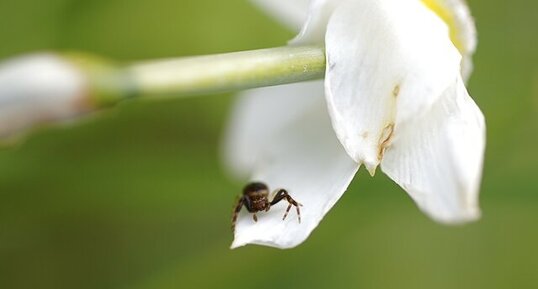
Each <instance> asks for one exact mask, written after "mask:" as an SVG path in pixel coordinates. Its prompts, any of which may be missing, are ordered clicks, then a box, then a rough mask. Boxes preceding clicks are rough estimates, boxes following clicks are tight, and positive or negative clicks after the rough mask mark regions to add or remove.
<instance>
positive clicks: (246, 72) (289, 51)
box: [71, 46, 325, 106]
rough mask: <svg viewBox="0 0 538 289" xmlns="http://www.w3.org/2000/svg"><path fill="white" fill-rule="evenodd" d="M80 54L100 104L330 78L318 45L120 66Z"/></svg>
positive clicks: (95, 97)
mask: <svg viewBox="0 0 538 289" xmlns="http://www.w3.org/2000/svg"><path fill="white" fill-rule="evenodd" d="M71 56H73V55H71ZM74 56H75V57H71V59H72V60H75V63H77V64H79V65H80V64H82V65H80V66H81V67H83V68H84V70H85V71H86V72H88V75H89V78H90V87H91V90H92V93H91V94H92V96H93V100H94V102H95V103H96V104H97V106H103V105H110V104H114V103H117V102H118V101H120V100H123V99H126V98H131V97H133V96H136V97H142V98H146V97H153V96H174V97H176V96H190V95H200V94H211V93H220V92H229V91H237V90H243V89H249V88H256V87H265V86H273V85H279V84H287V83H294V82H301V81H308V80H315V79H321V78H323V77H324V75H325V52H324V50H323V48H322V47H317V46H303V47H294V46H289V47H278V48H270V49H261V50H252V51H243V52H234V53H225V54H216V55H208V56H195V57H183V58H177V59H165V60H156V61H145V62H140V63H134V64H130V65H127V66H123V67H120V68H118V67H115V66H110V65H109V64H107V63H106V62H104V61H102V60H100V59H96V58H91V57H90V58H89V57H87V56H86V57H84V56H80V55H74ZM81 60H82V61H81Z"/></svg>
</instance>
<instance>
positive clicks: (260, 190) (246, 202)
mask: <svg viewBox="0 0 538 289" xmlns="http://www.w3.org/2000/svg"><path fill="white" fill-rule="evenodd" d="M275 193H276V194H275V196H274V197H273V200H272V201H271V202H269V198H268V196H269V188H268V187H267V185H266V184H264V183H261V182H252V183H249V184H247V185H246V186H245V187H244V188H243V195H242V196H241V197H240V198H239V200H238V201H237V203H236V205H235V208H234V210H233V215H232V232H233V231H234V230H235V222H236V221H237V215H238V214H239V212H240V211H241V208H243V206H245V207H246V208H247V210H248V211H249V212H250V213H253V215H252V218H253V219H254V222H257V221H258V217H257V216H256V213H257V212H260V211H266V212H267V211H269V209H270V208H271V206H273V205H275V204H276V203H278V202H280V201H282V200H283V199H286V201H288V204H289V205H288V208H287V209H286V213H284V217H282V220H285V219H286V217H287V216H288V212H289V211H290V209H291V206H295V208H297V218H298V220H299V223H301V212H300V210H299V206H302V205H301V204H300V203H297V202H296V201H295V200H294V199H292V197H291V196H290V195H289V194H288V191H286V190H284V189H277V190H275Z"/></svg>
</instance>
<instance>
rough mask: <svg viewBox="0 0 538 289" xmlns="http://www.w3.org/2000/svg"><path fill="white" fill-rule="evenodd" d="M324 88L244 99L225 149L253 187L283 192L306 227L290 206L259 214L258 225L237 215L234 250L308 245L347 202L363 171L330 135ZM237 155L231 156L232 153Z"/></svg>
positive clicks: (257, 93) (288, 88)
mask: <svg viewBox="0 0 538 289" xmlns="http://www.w3.org/2000/svg"><path fill="white" fill-rule="evenodd" d="M322 87H323V85H322V83H320V82H313V83H301V84H293V85H285V86H279V87H270V88H264V89H259V90H254V91H251V92H248V93H246V94H245V95H244V96H243V98H242V99H241V100H240V105H239V109H238V111H237V112H236V114H235V116H236V118H235V120H234V121H232V127H231V128H232V129H231V134H230V136H231V138H233V139H230V140H229V141H228V144H229V145H228V147H229V149H228V153H230V156H229V159H230V160H234V159H235V160H240V162H239V163H236V164H235V165H234V168H235V169H238V168H239V172H241V173H244V172H245V171H246V170H248V168H251V172H253V174H252V175H251V179H252V180H257V181H262V182H264V183H266V184H267V185H268V186H269V187H270V189H272V190H274V189H277V188H285V189H286V190H288V192H289V194H290V195H291V196H292V197H293V198H294V199H295V200H296V201H297V202H299V203H301V204H303V206H302V207H301V208H300V209H301V223H299V222H298V220H297V216H296V212H295V209H294V208H292V210H291V211H290V214H289V215H288V217H287V218H286V220H284V221H283V220H282V216H283V215H284V212H285V210H286V208H287V203H286V201H282V202H280V203H278V204H276V205H275V206H273V207H271V210H270V211H269V212H260V213H259V214H258V222H254V221H253V219H252V216H251V214H250V213H248V212H247V211H246V210H245V209H243V211H242V212H241V213H240V215H239V219H238V221H237V225H236V230H235V239H234V242H233V244H232V248H236V247H240V246H243V245H246V244H249V243H251V244H260V245H267V246H273V247H278V248H291V247H294V246H297V245H299V244H300V243H301V242H303V241H304V240H305V239H306V238H307V237H308V236H309V235H310V233H311V232H312V230H313V229H314V228H315V227H316V226H317V225H318V223H319V222H320V221H321V219H322V218H323V216H324V215H325V214H326V213H327V211H328V210H329V209H330V208H331V207H332V206H333V205H334V204H335V203H336V201H337V200H338V199H339V198H340V197H341V196H342V194H343V193H344V191H345V190H346V188H347V187H348V185H349V183H350V182H351V180H352V179H353V176H354V175H355V173H356V172H357V170H358V167H359V166H358V165H357V164H356V163H355V162H354V161H353V160H352V159H351V158H349V156H348V155H347V154H346V153H345V151H344V149H343V148H342V146H341V145H340V143H339V142H338V140H337V139H336V137H335V135H334V132H333V130H332V128H331V124H330V120H329V117H328V114H327V112H326V109H325V105H324V100H323V96H322V91H323V90H322ZM234 146H235V147H236V149H232V147H234Z"/></svg>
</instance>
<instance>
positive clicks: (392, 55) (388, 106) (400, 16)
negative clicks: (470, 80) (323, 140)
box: [325, 0, 461, 174]
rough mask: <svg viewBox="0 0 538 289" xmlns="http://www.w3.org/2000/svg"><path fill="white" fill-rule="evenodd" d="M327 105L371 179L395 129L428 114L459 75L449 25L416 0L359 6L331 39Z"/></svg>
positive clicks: (363, 1) (345, 12)
mask: <svg viewBox="0 0 538 289" xmlns="http://www.w3.org/2000/svg"><path fill="white" fill-rule="evenodd" d="M326 49H327V74H326V86H325V87H326V98H327V104H328V106H329V113H330V115H331V119H332V122H333V127H334V129H335V131H336V134H337V136H338V138H339V139H340V142H341V143H342V144H343V145H344V147H345V149H346V151H347V152H348V154H349V155H350V156H351V157H352V158H353V159H355V160H356V161H357V162H359V163H364V164H365V165H366V167H367V168H368V170H369V171H370V173H372V174H373V172H374V171H375V168H376V167H377V165H378V164H379V162H380V160H381V159H382V157H383V156H382V151H383V145H384V143H385V142H386V141H387V138H388V137H389V136H390V133H391V132H392V129H393V128H394V126H395V125H398V124H399V123H403V122H405V121H406V120H408V119H410V118H413V117H416V116H417V115H420V114H421V113H424V112H426V111H428V110H429V108H430V106H431V105H432V104H433V103H435V102H436V101H437V98H438V96H440V95H441V94H442V92H443V91H444V90H445V89H446V88H447V87H448V86H449V84H450V82H451V81H452V79H454V78H455V77H456V76H457V75H459V69H460V60H461V56H460V54H459V52H458V50H457V49H456V48H455V47H454V45H453V44H452V42H451V41H450V38H449V33H448V27H447V25H446V24H445V23H444V22H443V21H442V20H441V19H440V18H439V17H438V16H437V15H436V14H435V13H433V12H432V11H431V10H430V9H428V8H427V7H426V6H425V5H423V4H422V3H421V2H420V1H418V0H406V1H403V0H356V1H349V2H344V3H343V4H341V5H340V6H338V8H337V9H336V10H335V11H334V13H333V15H332V16H331V19H330V21H329V26H328V29H327V35H326Z"/></svg>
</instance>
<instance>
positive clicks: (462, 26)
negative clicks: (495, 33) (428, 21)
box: [422, 0, 477, 81]
mask: <svg viewBox="0 0 538 289" xmlns="http://www.w3.org/2000/svg"><path fill="white" fill-rule="evenodd" d="M422 2H423V3H424V4H425V5H426V6H428V7H429V8H430V9H432V10H433V11H434V12H435V13H437V15H438V16H439V17H441V18H442V19H443V20H444V21H445V22H446V23H447V25H448V26H449V27H450V38H451V39H452V42H453V43H454V45H455V46H456V47H457V48H458V50H459V51H460V53H461V55H462V56H463V59H462V62H461V74H462V75H463V79H464V80H465V81H467V79H468V78H469V76H470V75H471V72H472V70H473V61H472V56H473V54H474V52H475V50H476V43H477V39H476V38H477V37H476V26H475V23H474V20H473V17H472V16H471V11H470V10H469V7H468V6H467V3H465V0H422Z"/></svg>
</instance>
